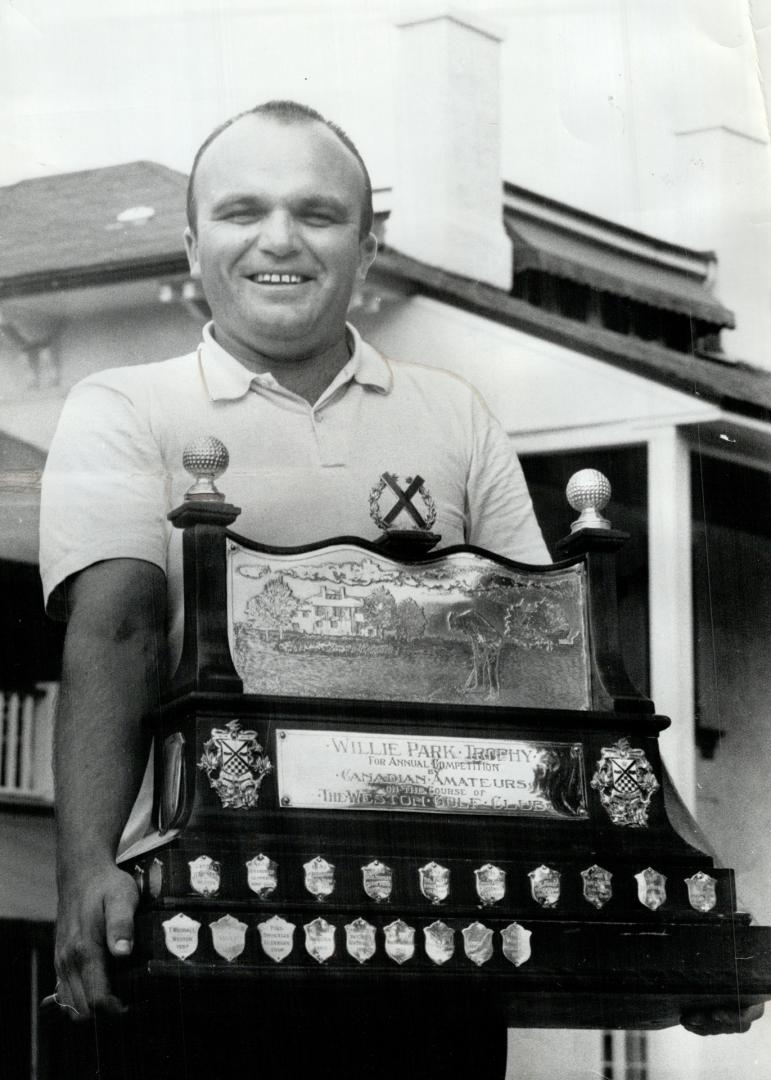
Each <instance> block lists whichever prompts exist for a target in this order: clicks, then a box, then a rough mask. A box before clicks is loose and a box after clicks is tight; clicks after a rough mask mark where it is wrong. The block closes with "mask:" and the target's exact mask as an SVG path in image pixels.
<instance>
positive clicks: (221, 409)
mask: <svg viewBox="0 0 771 1080" xmlns="http://www.w3.org/2000/svg"><path fill="white" fill-rule="evenodd" d="M349 332H350V334H351V338H352V341H353V343H354V349H353V353H352V356H351V359H350V360H349V362H348V363H347V364H346V365H345V367H344V368H343V369H342V371H340V373H339V374H338V375H337V377H336V378H335V379H334V380H333V382H332V383H331V384H330V386H329V387H328V388H327V389H326V390H325V391H324V393H323V394H322V395H321V397H320V398H319V399H318V401H317V402H316V403H315V404H314V405H310V404H309V403H308V402H307V401H306V400H305V399H304V398H301V397H299V396H298V395H296V394H293V393H291V392H289V391H288V390H285V389H284V388H283V387H282V386H280V385H279V384H278V383H277V382H276V380H275V379H274V378H273V377H272V375H270V374H266V375H255V374H254V373H253V372H252V371H250V370H249V369H248V368H246V367H244V365H243V364H241V363H240V362H239V361H238V360H236V359H235V358H234V357H232V356H231V355H230V354H229V353H227V352H226V351H225V350H224V349H223V348H221V346H220V345H218V343H217V342H216V341H215V340H214V338H213V336H212V333H211V329H210V326H207V327H206V328H204V332H203V342H202V344H201V346H200V347H199V348H198V350H197V351H196V352H194V353H190V354H188V355H187V356H182V357H177V358H175V359H172V360H165V361H161V362H159V363H152V364H144V365H138V366H136V367H126V368H117V369H112V370H108V371H101V372H98V373H96V374H94V375H90V376H89V377H88V378H86V379H84V380H83V381H82V382H80V383H79V384H78V385H77V386H76V387H75V388H74V389H73V390H72V392H71V393H70V395H69V397H68V399H67V402H66V404H65V407H64V410H63V412H62V416H61V420H60V422H59V426H58V429H57V432H56V435H55V437H54V440H53V443H52V445H51V450H50V453H49V456H48V462H47V465H46V471H45V475H44V478H43V491H42V502H41V547H40V568H41V576H42V579H43V587H44V593H45V597H46V603H47V606H48V609H49V611H50V612H51V613H52V614H54V615H56V614H62V612H61V610H60V605H59V603H58V601H59V599H60V598H59V596H58V592H57V590H58V587H59V586H60V585H61V584H62V583H63V582H64V581H65V580H66V579H67V578H68V577H70V576H71V575H73V574H75V573H77V572H78V571H80V570H83V569H84V568H85V567H87V566H89V565H92V564H93V563H96V562H100V561H102V560H105V559H115V558H128V559H132V558H133V559H143V560H146V561H148V562H151V563H154V564H155V565H157V566H159V567H160V568H161V569H162V570H163V571H164V572H165V574H166V578H167V589H168V601H169V602H168V611H169V645H170V660H171V665H172V666H171V670H173V669H174V665H175V664H176V661H177V659H178V657H179V649H180V647H181V640H182V625H183V610H182V575H181V569H182V568H181V541H182V533H181V530H179V529H175V528H173V527H172V526H171V525H170V524H169V522H168V520H167V517H166V515H167V514H168V513H169V511H170V510H172V509H174V508H175V507H176V506H179V505H180V504H181V503H182V502H183V499H184V493H185V491H186V490H187V488H188V487H189V486H190V484H191V482H192V480H191V477H190V476H189V475H188V474H187V473H186V472H185V470H184V468H183V466H182V454H183V451H184V449H185V447H186V446H187V445H188V444H189V443H191V442H193V441H194V440H195V439H197V438H200V437H201V436H205V435H214V436H216V437H217V438H218V439H221V440H222V442H223V443H224V444H225V446H226V447H227V448H228V451H229V453H230V465H229V467H228V470H227V472H226V473H225V474H224V476H222V477H221V479H220V480H218V481H217V484H218V487H219V488H220V490H221V491H222V492H223V493H224V494H225V496H226V498H227V501H228V502H230V503H235V504H236V505H237V506H240V507H241V508H242V512H241V515H240V517H239V518H238V520H237V521H236V523H235V525H234V526H233V528H234V529H235V531H237V532H238V533H240V534H242V535H244V536H247V537H249V538H250V539H253V540H256V541H259V542H262V543H266V544H272V545H285V546H293V545H299V544H306V543H313V542H317V541H323V540H325V539H328V538H332V537H335V536H341V535H348V536H359V537H363V538H365V539H369V540H376V539H377V538H378V537H379V536H380V535H381V532H380V528H379V527H378V525H377V523H376V520H375V517H377V515H378V514H379V515H380V517H381V518H382V517H385V516H386V515H387V513H388V511H389V508H390V505H392V504H393V503H394V502H396V499H395V497H392V492H391V491H390V489H389V488H386V490H384V491H382V492H381V493H380V498H379V500H378V498H377V495H378V490H379V489H380V488H382V487H383V484H382V480H381V477H382V475H383V474H384V473H389V474H390V475H391V476H393V477H396V478H398V479H399V481H400V483H401V486H402V487H403V488H404V487H406V486H408V485H409V483H410V481H411V480H413V479H414V478H416V477H418V476H419V477H421V478H422V480H423V485H422V489H423V492H424V495H423V496H421V497H416V498H414V499H413V501H414V504H415V507H416V509H417V510H418V511H419V512H425V513H428V510H429V505H428V503H429V500H430V501H432V502H433V504H434V506H435V510H436V518H435V521H434V523H433V525H432V531H433V532H436V533H439V534H440V535H441V543H440V546H441V547H448V546H450V545H452V544H462V543H469V544H475V545H477V546H479V547H483V548H487V549H488V550H491V551H495V552H497V553H499V554H501V555H505V556H507V557H509V558H511V559H515V560H517V561H520V562H525V563H535V564H544V563H548V562H550V558H549V554H548V551H547V549H546V547H545V545H544V542H543V539H542V537H541V533H540V529H539V527H538V524H537V522H536V520H535V517H534V514H533V509H532V504H531V501H530V496H529V493H528V491H527V486H526V484H525V480H524V477H523V475H522V470H521V467H520V465H519V462H518V460H517V458H516V455H515V454H514V452H513V450H512V448H511V444H510V442H509V440H508V438H507V437H506V435H505V434H504V432H503V431H502V429H501V427H500V425H499V424H498V423H497V421H495V420H494V419H493V417H492V416H491V414H490V413H489V411H488V409H487V407H486V406H485V404H484V402H483V401H482V399H481V398H480V396H479V394H478V393H477V391H476V390H474V388H473V387H472V386H470V385H469V384H468V383H467V382H465V381H464V380H463V379H461V378H459V377H458V376H456V375H453V374H450V373H448V372H445V371H441V370H438V369H436V368H433V367H427V366H422V365H419V364H409V363H402V362H400V361H393V360H390V359H386V358H384V357H383V356H381V355H380V354H379V353H378V352H377V351H376V350H375V349H373V348H372V347H371V346H370V345H368V344H366V343H365V342H364V341H362V340H361V338H360V337H359V335H358V333H357V332H356V330H355V329H354V328H353V327H349ZM389 499H390V504H389ZM373 508H374V515H375V516H374V517H373ZM405 515H406V511H404V510H402V511H401V516H400V517H397V518H396V519H394V520H393V521H392V522H391V524H395V525H397V526H398V525H405V524H406V525H409V524H411V521H410V519H409V517H408V516H405Z"/></svg>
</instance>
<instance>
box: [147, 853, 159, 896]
mask: <svg viewBox="0 0 771 1080" xmlns="http://www.w3.org/2000/svg"><path fill="white" fill-rule="evenodd" d="M147 888H148V889H149V891H150V896H152V897H153V899H155V900H157V899H158V897H159V896H160V895H161V892H162V891H163V863H162V862H161V860H160V859H153V861H152V862H151V863H150V868H149V870H148V871H147Z"/></svg>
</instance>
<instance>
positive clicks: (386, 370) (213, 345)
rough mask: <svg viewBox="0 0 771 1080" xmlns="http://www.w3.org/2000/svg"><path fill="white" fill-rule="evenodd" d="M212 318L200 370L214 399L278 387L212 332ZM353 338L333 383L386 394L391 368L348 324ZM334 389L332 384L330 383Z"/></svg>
mask: <svg viewBox="0 0 771 1080" xmlns="http://www.w3.org/2000/svg"><path fill="white" fill-rule="evenodd" d="M212 326H213V324H212V323H211V322H209V323H207V324H206V326H204V328H203V342H202V344H201V346H200V348H199V350H198V357H199V363H200V366H201V373H202V375H203V379H204V382H205V384H206V389H207V390H208V393H209V397H210V399H211V400H212V401H235V400H237V399H238V398H241V397H244V395H245V394H248V392H249V391H250V390H251V388H252V386H253V385H257V386H260V385H262V386H267V387H271V388H275V387H276V386H277V385H278V384H277V382H276V380H275V379H274V378H273V376H272V375H270V374H267V375H255V373H254V372H253V371H250V370H249V368H247V367H245V366H244V365H243V364H242V363H241V362H240V360H236V358H235V357H234V356H231V354H230V353H229V352H227V350H225V349H223V348H222V346H221V345H220V344H219V342H218V341H216V340H215V338H214V334H213V333H212ZM346 326H347V329H348V333H349V335H350V339H351V341H352V342H353V354H352V355H351V358H350V360H349V361H348V363H347V364H346V365H345V367H344V368H343V369H342V370H341V371H340V373H339V374H338V375H337V377H336V378H335V379H334V381H333V384H332V385H334V386H342V385H343V384H344V383H347V382H350V381H352V380H353V381H355V382H357V383H360V384H361V385H362V386H371V387H372V388H373V389H375V390H379V391H380V392H381V393H383V394H387V393H388V392H389V391H390V390H391V387H392V385H393V375H392V374H391V368H390V366H389V364H388V362H387V360H385V359H384V358H383V357H382V356H381V355H380V353H379V352H377V350H376V349H373V348H372V346H371V345H368V344H367V342H366V341H362V338H361V335H360V334H359V332H358V330H357V329H356V328H355V327H354V326H351V324H350V323H347V324H346ZM330 389H331V387H330Z"/></svg>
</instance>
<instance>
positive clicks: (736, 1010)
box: [680, 1004, 764, 1035]
mask: <svg viewBox="0 0 771 1080" xmlns="http://www.w3.org/2000/svg"><path fill="white" fill-rule="evenodd" d="M763 1008H764V1007H763V1005H762V1004H761V1005H748V1006H746V1007H744V1008H740V1007H727V1006H723V1007H722V1008H714V1009H704V1010H699V1011H696V1012H691V1013H687V1014H686V1015H685V1016H683V1017H682V1019H681V1021H680V1022H681V1024H682V1026H683V1027H684V1028H685V1029H686V1031H690V1032H692V1033H693V1034H694V1035H731V1034H734V1033H736V1032H744V1031H749V1029H750V1027H751V1026H752V1024H753V1023H754V1021H755V1020H758V1019H759V1018H760V1017H761V1016H762V1015H763Z"/></svg>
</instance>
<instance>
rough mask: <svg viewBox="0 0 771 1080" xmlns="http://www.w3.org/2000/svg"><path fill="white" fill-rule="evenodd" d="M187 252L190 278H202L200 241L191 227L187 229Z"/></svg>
mask: <svg viewBox="0 0 771 1080" xmlns="http://www.w3.org/2000/svg"><path fill="white" fill-rule="evenodd" d="M185 252H186V254H187V261H188V263H189V265H190V277H191V278H200V276H201V264H200V263H199V261H198V240H197V239H196V237H195V234H194V233H193V230H192V229H191V228H190V226H189V225H188V227H187V228H186V229H185Z"/></svg>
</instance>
